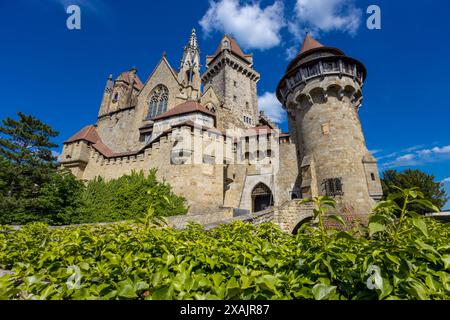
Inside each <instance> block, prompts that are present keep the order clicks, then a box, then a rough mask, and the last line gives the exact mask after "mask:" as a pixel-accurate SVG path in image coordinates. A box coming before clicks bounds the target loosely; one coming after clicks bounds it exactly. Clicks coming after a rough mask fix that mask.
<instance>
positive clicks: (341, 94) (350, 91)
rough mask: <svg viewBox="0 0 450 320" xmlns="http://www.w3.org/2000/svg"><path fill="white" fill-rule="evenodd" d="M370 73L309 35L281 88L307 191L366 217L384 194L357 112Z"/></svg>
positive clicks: (349, 214)
mask: <svg viewBox="0 0 450 320" xmlns="http://www.w3.org/2000/svg"><path fill="white" fill-rule="evenodd" d="M365 77H366V69H365V67H364V66H363V65H362V64H361V63H360V62H359V61H357V60H355V59H353V58H350V57H348V56H346V55H345V54H344V53H343V52H342V51H341V50H339V49H337V48H331V47H326V46H323V45H321V44H320V43H318V42H317V41H316V40H314V39H313V38H312V37H311V36H307V37H306V39H305V42H304V44H303V48H302V50H301V51H300V53H299V54H298V55H297V56H296V57H295V58H294V60H293V61H292V62H291V63H290V65H289V66H288V69H287V72H286V75H285V76H284V77H283V79H282V80H281V81H280V84H279V85H278V89H277V97H278V99H279V100H280V101H281V102H282V103H283V105H284V106H285V107H286V109H287V110H288V113H289V117H288V119H289V130H290V132H291V134H292V135H293V140H294V141H295V143H296V144H297V158H298V163H299V166H300V168H299V170H300V178H301V193H302V196H303V197H316V196H324V195H327V196H331V197H334V198H335V199H336V201H337V204H338V207H337V210H336V211H337V213H339V214H342V215H343V216H344V217H348V218H351V220H354V219H356V220H361V221H367V216H368V215H369V214H370V213H371V211H372V208H373V206H374V205H375V203H376V201H377V200H380V199H381V197H382V189H381V181H380V176H379V172H378V167H377V163H376V159H375V158H374V157H373V156H372V155H371V154H370V152H369V151H368V150H367V147H366V142H365V138H364V134H363V131H362V127H361V122H360V119H359V115H358V111H359V108H360V107H361V103H362V86H363V84H364V80H365Z"/></svg>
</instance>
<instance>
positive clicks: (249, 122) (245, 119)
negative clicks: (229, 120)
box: [244, 116, 252, 124]
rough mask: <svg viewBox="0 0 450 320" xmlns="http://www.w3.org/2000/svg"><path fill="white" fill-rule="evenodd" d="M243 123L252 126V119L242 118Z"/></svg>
mask: <svg viewBox="0 0 450 320" xmlns="http://www.w3.org/2000/svg"><path fill="white" fill-rule="evenodd" d="M244 123H247V124H252V118H250V117H247V116H244Z"/></svg>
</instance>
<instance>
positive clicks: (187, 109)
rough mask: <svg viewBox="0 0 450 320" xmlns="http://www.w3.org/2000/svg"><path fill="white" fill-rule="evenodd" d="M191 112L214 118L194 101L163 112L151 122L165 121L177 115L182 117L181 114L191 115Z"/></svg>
mask: <svg viewBox="0 0 450 320" xmlns="http://www.w3.org/2000/svg"><path fill="white" fill-rule="evenodd" d="M192 112H201V113H204V114H208V115H210V116H214V117H215V114H214V113H212V112H211V111H209V110H208V109H207V108H205V107H204V106H202V105H201V104H200V103H198V102H196V101H188V102H184V103H182V104H179V105H178V106H176V107H175V108H173V109H170V110H169V111H167V112H164V113H163V114H160V115H159V116H156V117H155V118H153V120H161V119H166V118H170V117H174V116H178V115H182V114H187V113H192Z"/></svg>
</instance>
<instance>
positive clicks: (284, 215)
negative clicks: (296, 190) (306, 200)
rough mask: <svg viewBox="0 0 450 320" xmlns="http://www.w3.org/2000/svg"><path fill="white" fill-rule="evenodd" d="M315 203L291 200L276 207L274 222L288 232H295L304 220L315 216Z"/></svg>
mask: <svg viewBox="0 0 450 320" xmlns="http://www.w3.org/2000/svg"><path fill="white" fill-rule="evenodd" d="M313 209H314V205H313V204H301V203H300V200H291V201H289V202H287V203H285V204H284V205H282V206H280V207H277V208H275V209H274V222H275V223H277V224H278V225H279V226H280V228H281V229H282V230H283V231H285V232H288V233H294V231H296V229H297V228H298V227H299V226H300V225H301V224H302V223H304V222H306V221H308V220H309V219H312V218H313Z"/></svg>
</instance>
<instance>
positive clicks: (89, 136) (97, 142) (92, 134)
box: [64, 125, 139, 158]
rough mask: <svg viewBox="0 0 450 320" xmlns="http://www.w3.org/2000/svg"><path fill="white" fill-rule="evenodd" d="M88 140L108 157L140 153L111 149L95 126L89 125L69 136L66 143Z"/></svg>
mask: <svg viewBox="0 0 450 320" xmlns="http://www.w3.org/2000/svg"><path fill="white" fill-rule="evenodd" d="M81 140H83V141H87V142H90V143H92V147H94V149H95V150H97V151H98V152H100V153H101V154H102V155H103V156H105V157H106V158H113V157H126V156H130V155H135V154H137V153H139V152H138V151H128V152H119V153H114V152H113V151H111V149H109V148H108V147H107V146H106V145H105V144H104V143H103V142H102V140H101V139H100V136H99V135H98V133H97V130H96V129H95V126H92V125H90V126H87V127H84V128H83V129H81V130H80V131H79V132H78V133H76V134H75V135H74V136H72V137H71V138H69V140H67V141H65V142H64V143H65V144H66V143H73V142H77V141H81Z"/></svg>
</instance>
